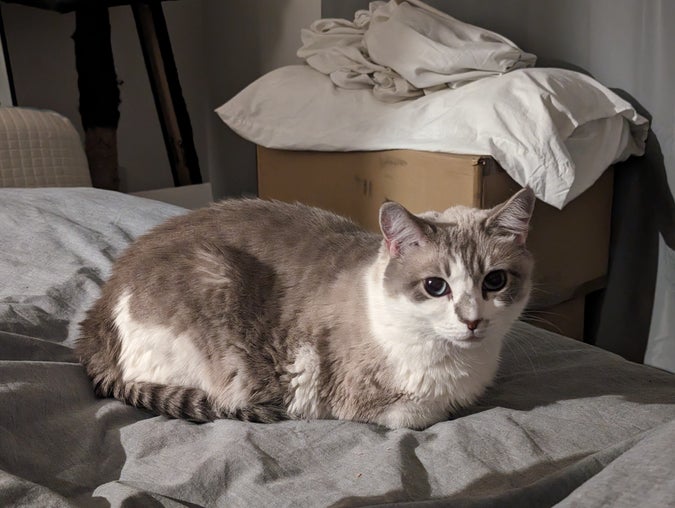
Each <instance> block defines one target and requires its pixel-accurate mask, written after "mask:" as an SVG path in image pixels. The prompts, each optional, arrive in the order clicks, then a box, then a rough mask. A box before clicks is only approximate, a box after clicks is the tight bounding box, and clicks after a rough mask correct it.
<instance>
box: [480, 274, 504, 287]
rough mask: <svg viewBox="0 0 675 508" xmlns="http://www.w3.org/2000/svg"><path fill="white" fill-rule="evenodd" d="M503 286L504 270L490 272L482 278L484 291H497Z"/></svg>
mask: <svg viewBox="0 0 675 508" xmlns="http://www.w3.org/2000/svg"><path fill="white" fill-rule="evenodd" d="M504 286H506V272H505V271H504V270H495V271H493V272H490V273H488V274H487V275H486V276H485V278H484V279H483V289H484V290H485V291H499V290H500V289H503V288H504Z"/></svg>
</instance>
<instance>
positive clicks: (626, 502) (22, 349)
mask: <svg viewBox="0 0 675 508" xmlns="http://www.w3.org/2000/svg"><path fill="white" fill-rule="evenodd" d="M178 213H184V210H182V209H180V208H175V207H172V206H169V205H166V204H161V203H157V202H153V201H148V200H143V199H140V198H135V197H131V196H126V195H122V194H117V193H112V192H106V191H101V190H94V189H25V190H17V189H0V506H13V505H30V506H72V505H84V506H109V505H112V506H125V507H131V506H195V505H205V506H364V505H377V504H387V503H408V504H407V505H408V506H462V507H474V506H518V507H521V506H550V505H554V504H556V503H559V504H560V506H612V507H631V508H632V507H634V506H675V474H674V471H675V376H673V375H672V374H668V373H666V372H662V371H659V370H656V369H653V368H649V367H645V366H642V365H636V364H632V363H628V362H626V361H624V360H622V359H621V358H619V357H617V356H614V355H612V354H610V353H607V352H605V351H602V350H599V349H596V348H594V347H591V346H587V345H584V344H581V343H579V342H576V341H573V340H571V339H566V338H564V337H560V336H557V335H555V334H551V333H546V332H543V331H540V330H538V329H536V328H533V327H530V326H528V325H525V324H518V325H517V326H516V327H515V328H514V330H513V331H512V333H511V334H510V336H509V337H508V340H507V341H506V345H505V349H504V357H503V362H502V366H501V369H500V373H499V375H498V378H497V380H496V382H495V384H494V387H493V388H492V389H491V390H490V391H489V393H488V394H487V395H486V396H485V397H484V398H483V400H482V401H481V402H480V403H479V404H477V405H475V406H474V407H471V408H470V409H468V410H466V411H464V412H463V413H462V414H461V415H457V416H456V417H455V418H454V419H453V420H450V421H447V422H442V423H439V424H437V425H434V426H433V427H431V428H429V429H427V430H426V431H423V432H416V431H410V430H386V429H383V428H379V427H376V426H372V425H364V424H358V423H350V422H339V421H299V422H283V423H278V424H272V425H260V424H251V423H243V422H238V421H227V420H222V421H216V422H213V423H208V424H203V425H196V424H191V423H187V422H184V421H177V420H168V419H166V418H163V417H155V416H152V415H150V414H148V413H146V412H143V411H140V410H137V409H134V408H131V407H128V406H125V405H123V404H121V403H120V402H117V401H114V400H110V399H105V400H101V399H97V398H95V397H94V395H93V393H92V390H91V388H90V385H89V382H88V380H87V378H86V376H85V374H84V371H83V369H82V368H81V367H80V365H78V364H77V362H76V361H75V360H74V357H73V354H72V351H71V347H72V345H73V341H74V338H75V337H76V334H77V322H78V320H79V319H81V318H82V315H83V312H84V310H85V309H86V308H87V306H88V305H90V304H91V302H92V301H93V299H94V298H95V297H96V295H97V294H98V291H99V287H100V285H101V283H102V282H103V281H104V280H105V278H106V277H107V276H108V274H109V270H110V264H111V261H112V260H113V259H114V257H115V256H116V255H117V254H118V253H119V252H120V250H121V249H123V248H124V247H125V246H126V245H127V244H128V243H129V241H130V240H131V239H133V238H134V237H136V236H137V235H139V234H140V233H142V232H143V231H145V230H146V229H147V228H149V227H150V226H152V225H153V224H156V223H157V222H159V221H161V220H163V219H164V218H166V217H169V216H172V215H175V214H178Z"/></svg>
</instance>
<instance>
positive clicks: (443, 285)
mask: <svg viewBox="0 0 675 508" xmlns="http://www.w3.org/2000/svg"><path fill="white" fill-rule="evenodd" d="M424 290H425V291H426V292H427V293H428V294H429V296H433V297H434V298H439V297H441V296H445V295H447V294H448V293H449V292H450V286H449V285H448V283H447V282H445V281H444V280H443V279H441V278H440V277H429V278H428V279H424Z"/></svg>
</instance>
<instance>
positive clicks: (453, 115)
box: [216, 65, 649, 208]
mask: <svg viewBox="0 0 675 508" xmlns="http://www.w3.org/2000/svg"><path fill="white" fill-rule="evenodd" d="M216 112H217V113H218V115H219V116H220V118H221V119H222V120H223V121H224V122H225V123H226V124H227V125H229V126H230V127H231V128H232V129H233V130H234V131H235V132H237V133H238V134H239V135H241V136H242V137H244V138H246V139H248V140H250V141H252V142H254V143H257V144H259V145H262V146H265V147H267V148H278V149H288V150H319V151H361V150H389V149H413V150H424V151H432V152H447V153H456V154H475V155H491V156H492V157H494V158H495V160H497V162H499V164H500V165H501V166H502V167H503V168H504V170H505V171H506V172H507V173H508V174H509V175H510V176H511V177H512V178H513V179H514V180H516V181H517V182H518V183H519V184H520V185H523V186H524V185H529V186H530V187H532V189H533V190H534V192H535V194H536V195H537V197H539V198H540V199H541V200H543V201H545V202H546V203H549V204H551V205H553V206H555V207H557V208H562V207H563V206H564V205H565V204H567V203H569V202H570V201H571V200H572V199H574V198H575V197H576V196H578V195H579V194H581V193H582V192H583V191H585V190H586V189H587V188H588V187H590V186H591V185H592V184H593V183H594V182H595V181H596V180H597V179H598V177H599V176H600V175H601V174H602V172H603V171H604V170H605V169H607V167H608V166H609V165H610V164H612V163H614V162H617V161H620V160H625V159H626V158H628V157H629V156H630V155H633V154H636V155H641V154H642V153H644V144H645V139H646V137H647V132H648V129H649V125H648V122H647V120H646V119H645V118H643V117H642V116H640V115H638V113H637V112H636V111H635V110H634V109H633V107H632V106H631V105H630V104H629V103H628V102H626V101H624V100H623V99H621V98H620V97H618V96H617V95H616V94H614V93H613V92H612V91H610V90H609V89H607V88H606V87H604V86H603V85H601V84H600V83H598V82H597V81H596V80H594V79H593V78H590V77H588V76H586V75H584V74H580V73H577V72H574V71H569V70H563V69H543V68H535V69H520V70H516V71H513V72H510V73H507V74H504V75H501V76H494V77H487V78H483V79H479V80H477V81H475V82H473V83H469V84H467V85H465V86H463V87H460V88H457V89H447V90H440V91H438V92H435V93H432V94H430V95H427V96H424V97H420V98H417V99H414V100H409V101H403V102H397V103H385V102H382V101H379V100H377V99H376V98H375V97H374V96H373V94H372V93H371V92H370V91H368V90H345V89H341V88H337V87H336V86H335V85H334V84H333V83H332V82H331V80H330V79H329V78H328V77H327V76H325V75H324V74H321V73H319V72H317V71H315V70H314V69H311V68H310V67H308V66H306V65H294V66H288V67H282V68H280V69H277V70H274V71H272V72H270V73H268V74H266V75H265V76H263V77H261V78H260V79H258V80H257V81H255V82H254V83H252V84H251V85H249V86H248V87H247V88H245V89H244V90H243V91H241V92H240V93H239V94H238V95H237V96H235V97H234V98H233V99H231V100H230V101H228V102H227V103H226V104H224V105H222V106H221V107H219V108H218V109H217V110H216Z"/></svg>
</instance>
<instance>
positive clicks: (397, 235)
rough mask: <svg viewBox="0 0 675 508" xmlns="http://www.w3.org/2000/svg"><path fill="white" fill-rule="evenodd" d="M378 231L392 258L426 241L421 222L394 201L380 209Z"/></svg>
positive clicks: (388, 202)
mask: <svg viewBox="0 0 675 508" xmlns="http://www.w3.org/2000/svg"><path fill="white" fill-rule="evenodd" d="M380 230H381V231H382V236H384V243H385V245H386V246H387V251H388V252H389V255H390V256H391V257H392V258H395V257H399V256H401V255H402V254H404V253H405V252H406V251H407V250H408V249H409V248H411V247H416V246H419V245H424V244H425V243H426V242H427V241H428V239H427V237H426V235H425V234H424V231H423V222H422V220H421V219H419V218H418V217H415V216H414V215H413V214H411V213H410V212H409V211H408V210H406V209H405V208H404V207H402V206H401V205H399V204H398V203H395V202H394V201H387V202H386V203H384V204H383V205H382V206H381V207H380Z"/></svg>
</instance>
